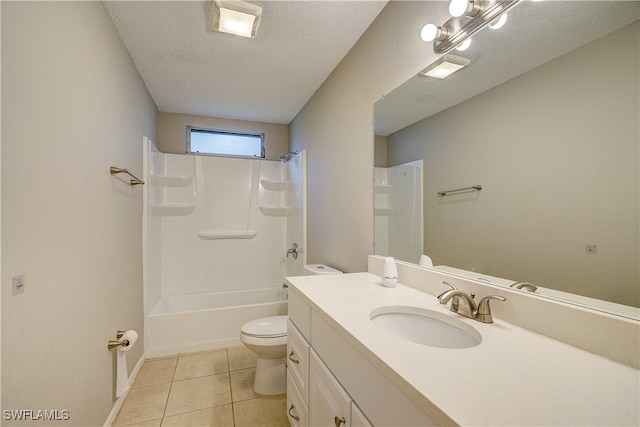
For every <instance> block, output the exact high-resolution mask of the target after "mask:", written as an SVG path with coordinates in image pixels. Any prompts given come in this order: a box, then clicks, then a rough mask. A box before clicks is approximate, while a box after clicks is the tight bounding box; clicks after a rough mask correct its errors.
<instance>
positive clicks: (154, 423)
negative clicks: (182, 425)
mask: <svg viewBox="0 0 640 427" xmlns="http://www.w3.org/2000/svg"><path fill="white" fill-rule="evenodd" d="M161 424H162V418H158V419H157V420H151V421H142V422H139V423H133V424H129V425H126V426H122V427H160V426H161Z"/></svg>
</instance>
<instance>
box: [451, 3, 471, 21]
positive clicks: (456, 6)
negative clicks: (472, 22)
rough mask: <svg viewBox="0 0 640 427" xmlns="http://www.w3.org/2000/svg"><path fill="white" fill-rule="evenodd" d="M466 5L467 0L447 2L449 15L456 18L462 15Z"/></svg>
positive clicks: (467, 4)
mask: <svg viewBox="0 0 640 427" xmlns="http://www.w3.org/2000/svg"><path fill="white" fill-rule="evenodd" d="M468 6H469V1H468V0H451V3H449V13H450V14H451V16H453V17H455V18H458V17H460V16H462V15H464V13H465V12H466V11H467V8H468Z"/></svg>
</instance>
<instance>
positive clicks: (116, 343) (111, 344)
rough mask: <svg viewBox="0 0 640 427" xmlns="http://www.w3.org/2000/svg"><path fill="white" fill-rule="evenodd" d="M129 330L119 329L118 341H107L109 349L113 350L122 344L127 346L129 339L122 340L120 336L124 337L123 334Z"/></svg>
mask: <svg viewBox="0 0 640 427" xmlns="http://www.w3.org/2000/svg"><path fill="white" fill-rule="evenodd" d="M126 332H127V331H118V332H117V333H116V338H117V340H118V341H114V340H109V342H108V343H107V348H108V349H109V350H113V349H114V348H116V347H120V346H124V347H127V346H128V345H129V340H127V339H125V340H122V341H120V338H122V336H123V335H124V334H125V333H126Z"/></svg>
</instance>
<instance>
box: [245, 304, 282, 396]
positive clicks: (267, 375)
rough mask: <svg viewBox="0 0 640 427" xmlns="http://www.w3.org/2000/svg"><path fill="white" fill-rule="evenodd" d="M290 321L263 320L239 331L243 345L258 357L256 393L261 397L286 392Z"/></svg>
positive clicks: (278, 319) (265, 318) (254, 384)
mask: <svg viewBox="0 0 640 427" xmlns="http://www.w3.org/2000/svg"><path fill="white" fill-rule="evenodd" d="M287 318H288V316H271V317H262V318H260V319H256V320H252V321H250V322H247V323H245V324H244V325H243V326H242V328H240V341H241V342H242V344H244V345H245V346H247V348H248V349H249V350H251V351H253V352H254V353H256V354H257V355H258V363H257V365H256V376H255V379H254V381H253V390H254V391H255V392H256V393H259V394H266V395H271V394H282V393H285V392H286V391H287V371H286V363H285V355H286V354H287Z"/></svg>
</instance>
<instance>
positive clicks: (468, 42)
mask: <svg viewBox="0 0 640 427" xmlns="http://www.w3.org/2000/svg"><path fill="white" fill-rule="evenodd" d="M469 46H471V38H468V39H466V40H465V41H463V42H462V43H460V44H459V45H458V46H456V50H459V51H460V52H463V51H465V50H467V49H469Z"/></svg>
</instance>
